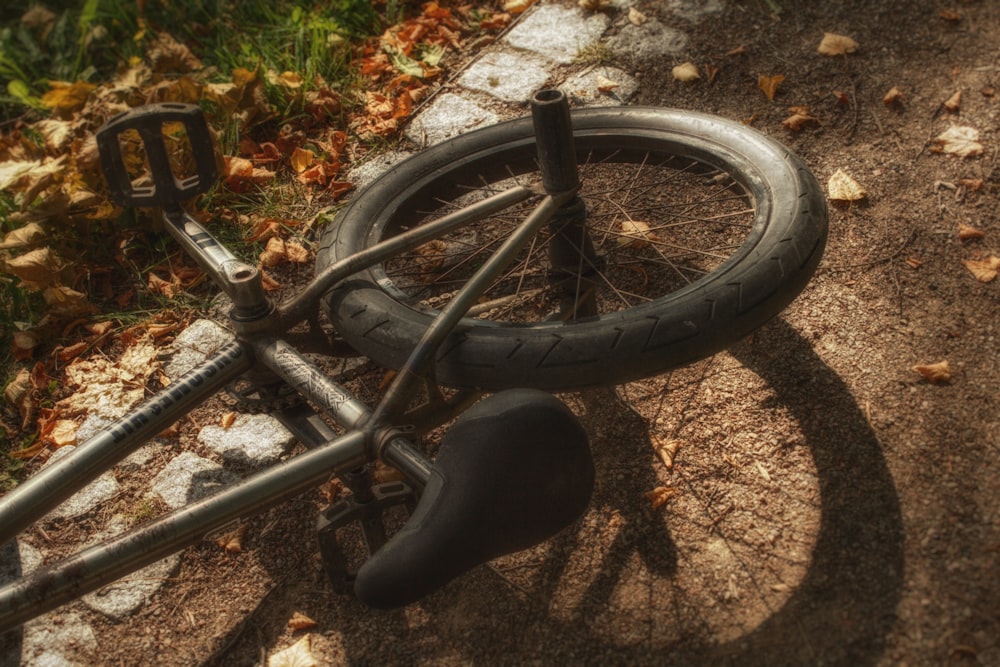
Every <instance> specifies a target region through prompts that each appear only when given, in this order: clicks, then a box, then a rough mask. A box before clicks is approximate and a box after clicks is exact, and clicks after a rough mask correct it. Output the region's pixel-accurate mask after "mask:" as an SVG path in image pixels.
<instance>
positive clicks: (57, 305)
mask: <svg viewBox="0 0 1000 667" xmlns="http://www.w3.org/2000/svg"><path fill="white" fill-rule="evenodd" d="M42 298H44V299H45V303H46V305H47V306H48V307H49V314H50V315H52V316H53V317H63V318H67V319H68V318H75V317H83V316H84V315H90V314H91V313H93V312H94V311H95V310H96V308H95V307H94V306H93V304H91V303H90V302H89V301H88V300H87V295H86V294H84V293H82V292H77V291H76V290H73V289H70V288H69V287H66V286H64V285H53V286H51V287H46V288H45V290H44V291H43V292H42Z"/></svg>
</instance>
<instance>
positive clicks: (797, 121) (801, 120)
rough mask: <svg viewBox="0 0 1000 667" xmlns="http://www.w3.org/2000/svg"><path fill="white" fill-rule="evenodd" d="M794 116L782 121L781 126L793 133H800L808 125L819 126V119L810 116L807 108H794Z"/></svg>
mask: <svg viewBox="0 0 1000 667" xmlns="http://www.w3.org/2000/svg"><path fill="white" fill-rule="evenodd" d="M791 111H792V115H791V116H789V117H788V118H786V119H785V120H783V121H781V124H782V125H783V126H785V127H786V128H787V129H789V130H792V131H793V132H798V131H799V130H801V129H802V128H803V127H805V126H806V125H819V124H820V123H819V118H816V117H815V116H813V115H810V114H809V109H807V108H806V107H792V109H791Z"/></svg>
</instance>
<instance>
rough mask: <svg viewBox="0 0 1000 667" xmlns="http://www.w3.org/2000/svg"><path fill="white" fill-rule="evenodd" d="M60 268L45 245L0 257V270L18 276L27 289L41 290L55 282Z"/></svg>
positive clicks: (50, 250)
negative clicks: (8, 256)
mask: <svg viewBox="0 0 1000 667" xmlns="http://www.w3.org/2000/svg"><path fill="white" fill-rule="evenodd" d="M61 269H62V264H61V262H60V261H59V260H58V259H57V258H56V256H55V253H53V252H52V249H51V248H49V247H47V246H46V247H44V248H37V249H35V250H31V251H29V252H26V253H24V254H23V255H20V256H18V257H13V258H11V259H8V260H4V259H2V258H0V271H3V272H4V273H9V274H11V275H13V276H17V277H18V278H20V279H21V284H22V285H23V286H24V287H25V288H27V289H33V290H41V289H44V288H45V287H47V286H49V285H52V284H55V283H57V282H58V281H59V271H60V270H61Z"/></svg>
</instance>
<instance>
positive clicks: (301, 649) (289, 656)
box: [267, 635, 319, 667]
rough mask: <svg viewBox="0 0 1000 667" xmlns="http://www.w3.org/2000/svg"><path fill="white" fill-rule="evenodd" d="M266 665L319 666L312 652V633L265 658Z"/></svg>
mask: <svg viewBox="0 0 1000 667" xmlns="http://www.w3.org/2000/svg"><path fill="white" fill-rule="evenodd" d="M267 667H319V662H318V661H317V660H316V657H315V656H313V654H312V635H306V636H304V637H303V638H302V639H300V640H299V641H297V642H295V643H294V644H292V645H291V646H289V647H288V648H286V649H283V650H281V651H278V652H277V653H274V654H272V655H271V656H270V657H269V658H268V659H267Z"/></svg>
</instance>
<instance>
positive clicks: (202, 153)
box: [97, 103, 219, 208]
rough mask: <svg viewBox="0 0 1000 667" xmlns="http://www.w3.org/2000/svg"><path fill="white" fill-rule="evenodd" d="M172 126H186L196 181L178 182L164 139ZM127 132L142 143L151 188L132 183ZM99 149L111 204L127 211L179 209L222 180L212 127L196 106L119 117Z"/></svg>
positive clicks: (101, 135)
mask: <svg viewBox="0 0 1000 667" xmlns="http://www.w3.org/2000/svg"><path fill="white" fill-rule="evenodd" d="M168 123H181V124H182V125H183V126H184V132H185V133H186V135H187V142H188V144H189V145H190V147H191V157H192V158H193V160H194V171H195V173H194V175H191V176H186V177H178V175H177V174H175V173H174V167H173V166H172V165H171V162H170V151H169V149H168V148H167V144H166V141H165V139H164V125H166V124H168ZM129 131H135V132H137V133H138V135H139V138H140V139H141V141H142V145H143V148H144V150H145V153H146V161H147V162H148V164H149V171H150V176H151V178H152V181H153V184H152V185H151V186H138V185H137V184H135V183H133V177H132V175H131V174H130V173H129V168H128V165H127V164H126V156H125V155H124V154H123V152H122V145H121V137H122V135H123V134H124V133H126V132H129ZM97 149H98V152H99V154H100V157H101V170H102V171H103V172H104V178H105V179H106V180H107V183H108V190H109V191H110V195H111V198H112V199H113V200H114V201H115V203H117V204H119V205H120V206H124V207H126V208H134V207H159V208H166V207H170V206H174V207H176V206H178V205H179V204H180V202H182V201H184V200H187V199H191V198H192V197H195V196H197V195H200V194H204V193H206V192H208V191H209V190H211V189H212V187H213V186H214V185H215V182H216V180H217V179H218V175H219V170H218V165H217V163H216V159H215V144H214V142H213V140H212V133H211V131H210V130H209V128H208V122H207V121H206V120H205V115H204V114H203V113H202V111H201V109H200V108H199V107H197V106H195V105H193V104H175V103H164V104H151V105H148V106H144V107H137V108H135V109H130V110H129V111H126V112H124V113H121V114H119V115H117V116H115V117H114V118H112V119H111V120H110V121H108V123H107V124H106V125H104V127H102V128H101V129H100V130H98V131H97Z"/></svg>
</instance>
